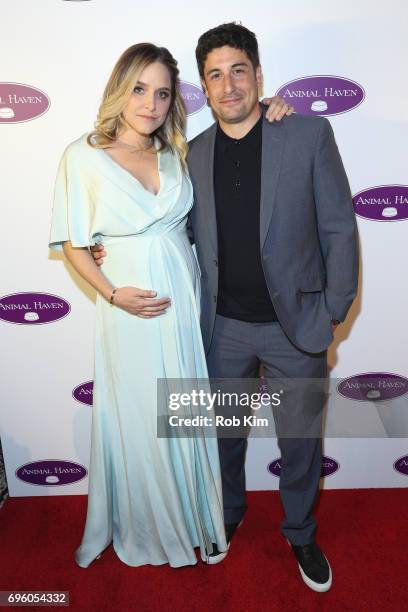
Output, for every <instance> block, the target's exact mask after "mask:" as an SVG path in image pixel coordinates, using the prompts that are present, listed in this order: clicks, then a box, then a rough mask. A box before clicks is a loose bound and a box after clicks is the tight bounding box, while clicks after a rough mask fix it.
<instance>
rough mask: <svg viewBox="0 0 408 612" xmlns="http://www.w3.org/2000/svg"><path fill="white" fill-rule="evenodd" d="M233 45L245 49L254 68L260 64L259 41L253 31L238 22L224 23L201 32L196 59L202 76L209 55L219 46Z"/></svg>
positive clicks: (202, 76)
mask: <svg viewBox="0 0 408 612" xmlns="http://www.w3.org/2000/svg"><path fill="white" fill-rule="evenodd" d="M225 45H227V46H228V47H233V48H234V49H241V51H245V53H246V54H247V56H248V57H249V59H250V60H251V64H252V65H253V67H254V70H255V69H256V68H257V67H258V66H259V51H258V42H257V40H256V36H255V34H254V33H253V32H251V31H250V30H248V28H245V27H244V26H242V25H240V24H238V23H233V22H232V23H223V24H222V25H220V26H217V27H216V28H212V30H208V31H207V32H204V34H201V36H200V38H199V39H198V43H197V47H196V52H195V53H196V59H197V66H198V72H199V73H200V77H201V78H204V63H205V60H206V59H207V55H208V54H209V53H210V52H211V51H212V50H213V49H218V48H219V47H224V46H225Z"/></svg>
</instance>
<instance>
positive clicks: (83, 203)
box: [49, 145, 95, 251]
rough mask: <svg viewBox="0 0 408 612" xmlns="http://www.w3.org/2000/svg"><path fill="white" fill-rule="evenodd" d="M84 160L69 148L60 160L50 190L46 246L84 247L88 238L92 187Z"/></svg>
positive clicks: (54, 248) (57, 249) (92, 213)
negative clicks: (51, 194) (47, 244)
mask: <svg viewBox="0 0 408 612" xmlns="http://www.w3.org/2000/svg"><path fill="white" fill-rule="evenodd" d="M87 165H88V164H87V163H86V160H81V156H80V152H79V151H78V150H75V149H74V150H72V145H70V146H69V147H68V148H67V149H66V150H65V152H64V154H63V156H62V159H61V161H60V164H59V167H58V172H57V178H56V181H55V188H54V204H53V209H52V219H51V234H50V242H49V247H50V249H52V250H54V251H61V250H62V243H63V242H65V241H67V240H69V241H70V242H71V244H72V246H73V247H88V246H90V245H91V244H94V243H95V240H93V239H92V230H91V226H92V219H93V216H94V206H93V202H92V197H91V194H92V186H91V184H90V183H91V179H90V177H89V173H88V172H87Z"/></svg>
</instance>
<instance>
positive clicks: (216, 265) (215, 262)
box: [214, 259, 218, 268]
mask: <svg viewBox="0 0 408 612" xmlns="http://www.w3.org/2000/svg"><path fill="white" fill-rule="evenodd" d="M214 265H215V267H216V268H218V261H217V260H216V259H214Z"/></svg>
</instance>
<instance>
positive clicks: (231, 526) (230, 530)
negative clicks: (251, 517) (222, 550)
mask: <svg viewBox="0 0 408 612" xmlns="http://www.w3.org/2000/svg"><path fill="white" fill-rule="evenodd" d="M243 520H244V519H242V520H241V521H239V522H238V523H225V537H226V538H227V544H228V548H229V545H230V543H231V540H232V536H233V535H234V533H235V532H236V530H237V529H238V527H241V525H242V523H243Z"/></svg>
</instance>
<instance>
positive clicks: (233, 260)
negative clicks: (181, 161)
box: [102, 23, 358, 592]
mask: <svg viewBox="0 0 408 612" xmlns="http://www.w3.org/2000/svg"><path fill="white" fill-rule="evenodd" d="M196 57H197V63H198V68H199V72H200V77H201V82H202V85H203V88H204V91H205V94H206V96H207V98H208V100H209V103H210V105H211V108H212V111H213V113H214V115H215V117H216V119H217V122H216V123H215V124H213V125H212V126H211V127H210V128H209V129H208V130H206V131H205V132H203V133H202V134H200V135H199V136H197V137H196V138H195V139H194V140H193V141H192V142H191V143H190V151H189V155H188V160H187V161H188V167H189V172H190V177H191V179H192V182H193V186H194V198H195V199H194V202H195V203H194V206H193V208H192V211H191V217H190V224H191V229H192V232H193V234H194V241H195V244H196V249H197V256H198V260H199V264H200V268H201V273H202V278H201V285H202V307H201V311H202V312H201V327H202V334H203V341H204V346H205V349H206V352H207V362H208V370H209V374H210V376H211V377H212V378H225V379H227V378H235V379H236V378H255V377H256V376H257V375H258V371H259V365H260V364H262V365H263V367H264V369H265V374H266V376H267V378H274V377H276V376H279V377H286V378H288V379H298V378H299V379H324V378H325V377H326V375H327V360H326V351H327V347H328V346H329V344H330V342H331V341H332V338H333V329H334V328H335V326H336V325H337V324H338V323H339V322H341V321H343V320H344V318H345V317H346V314H347V311H348V309H349V307H350V305H351V303H352V301H353V299H354V297H355V295H356V288H357V276H358V248H357V231H356V222H355V218H354V213H353V209H352V202H351V193H350V189H349V185H348V182H347V177H346V175H345V172H344V168H343V165H342V162H341V158H340V155H339V153H338V150H337V147H336V144H335V141H334V137H333V132H332V129H331V127H330V124H329V122H328V121H327V120H326V119H324V118H320V117H303V116H299V115H293V116H290V117H285V118H284V119H283V120H282V121H281V122H278V123H277V122H273V123H269V122H268V121H266V120H265V118H264V114H263V111H262V107H261V105H260V104H259V102H258V96H259V91H260V87H261V83H262V71H261V66H260V63H259V55H258V45H257V41H256V37H255V35H254V34H253V33H252V32H250V31H249V30H247V29H246V28H245V27H243V26H241V25H237V24H234V23H230V24H224V25H221V26H219V27H217V28H214V29H212V30H209V31H208V32H206V33H204V34H203V35H202V36H201V37H200V39H199V42H198V46H197V49H196ZM102 255H103V253H102ZM317 401H318V402H320V404H319V405H317V406H315V407H314V410H315V411H317V412H321V411H322V408H323V402H322V401H320V400H317ZM307 409H308V403H307V402H306V401H305V402H304V405H303V404H302V403H300V405H297V407H296V415H297V416H296V418H298V419H299V418H300V419H302V418H303V417H304V418H306V415H305V411H307ZM302 411H303V412H302ZM279 445H280V448H281V454H282V463H281V478H280V494H281V499H282V503H283V506H284V510H285V514H286V517H285V520H284V521H283V524H282V532H283V534H284V536H285V537H286V538H287V540H288V542H289V543H290V544H291V547H292V550H293V552H294V555H295V557H296V559H297V562H298V565H299V569H300V573H301V576H302V578H303V580H304V581H305V583H306V584H307V585H308V586H309V587H310V588H312V589H313V590H315V591H319V592H323V591H327V590H328V589H329V588H330V586H331V583H332V574H331V568H330V566H329V563H328V561H327V559H326V557H325V556H324V555H323V553H322V552H321V550H320V548H319V547H318V545H317V544H316V542H315V538H314V536H315V530H316V521H315V519H314V518H313V516H312V514H311V513H312V508H313V505H314V501H315V498H316V494H317V491H318V485H319V479H320V475H321V460H322V449H321V438H320V437H291V436H287V437H282V438H280V439H279ZM246 446H247V441H246V439H245V438H220V439H219V451H220V463H221V473H222V480H223V498H224V514H225V523H226V534H227V541H228V542H230V541H231V538H232V536H233V534H234V532H235V530H236V529H237V527H238V526H239V524H240V523H241V522H242V519H243V516H244V514H245V511H246V500H245V452H246ZM214 554H215V555H216V554H217V551H215V553H214Z"/></svg>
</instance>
